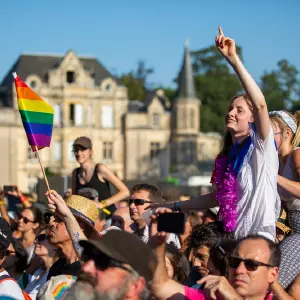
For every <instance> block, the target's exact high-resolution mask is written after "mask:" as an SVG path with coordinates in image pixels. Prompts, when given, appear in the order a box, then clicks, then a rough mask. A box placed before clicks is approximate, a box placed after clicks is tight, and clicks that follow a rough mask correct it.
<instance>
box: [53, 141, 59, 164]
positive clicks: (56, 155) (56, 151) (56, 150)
mask: <svg viewBox="0 0 300 300" xmlns="http://www.w3.org/2000/svg"><path fill="white" fill-rule="evenodd" d="M53 149H54V152H53V158H54V160H55V161H60V160H61V142H60V141H55V142H54V147H53Z"/></svg>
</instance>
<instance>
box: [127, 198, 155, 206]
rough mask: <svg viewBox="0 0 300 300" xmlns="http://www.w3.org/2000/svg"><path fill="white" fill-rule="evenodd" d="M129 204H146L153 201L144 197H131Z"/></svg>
mask: <svg viewBox="0 0 300 300" xmlns="http://www.w3.org/2000/svg"><path fill="white" fill-rule="evenodd" d="M128 202H129V206H130V205H131V204H132V203H134V205H135V206H138V205H144V204H145V203H152V202H151V201H149V200H144V199H129V201H128Z"/></svg>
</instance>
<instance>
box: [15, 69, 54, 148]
mask: <svg viewBox="0 0 300 300" xmlns="http://www.w3.org/2000/svg"><path fill="white" fill-rule="evenodd" d="M13 76H14V79H15V85H16V90H17V96H18V107H19V111H20V115H21V118H22V123H23V126H24V129H25V132H26V135H27V139H28V143H29V145H31V148H32V151H36V148H35V146H37V148H38V149H42V148H44V147H49V146H50V143H51V136H52V127H53V114H54V110H53V107H52V106H51V105H49V104H48V103H47V102H45V101H44V100H43V99H42V98H41V97H40V96H39V95H37V94H36V93H35V92H34V91H33V90H32V89H30V88H29V87H28V86H27V85H26V84H25V83H24V82H23V81H22V80H21V79H20V78H19V76H17V74H16V73H13Z"/></svg>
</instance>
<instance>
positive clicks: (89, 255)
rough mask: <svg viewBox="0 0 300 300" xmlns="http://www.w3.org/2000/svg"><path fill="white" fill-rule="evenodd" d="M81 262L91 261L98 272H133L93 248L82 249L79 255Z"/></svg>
mask: <svg viewBox="0 0 300 300" xmlns="http://www.w3.org/2000/svg"><path fill="white" fill-rule="evenodd" d="M81 260H82V261H83V262H87V261H89V260H93V261H94V263H95V266H96V268H97V269H98V270H100V271H105V270H107V269H108V268H120V269H123V270H125V271H127V272H129V273H132V272H133V270H131V269H129V268H127V267H125V266H124V265H123V264H122V263H121V262H120V261H118V260H115V259H113V258H111V257H109V256H107V255H105V254H104V253H102V252H100V251H97V250H96V249H94V248H93V249H89V250H86V249H84V250H83V252H82V255H81Z"/></svg>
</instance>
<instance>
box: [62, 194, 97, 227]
mask: <svg viewBox="0 0 300 300" xmlns="http://www.w3.org/2000/svg"><path fill="white" fill-rule="evenodd" d="M66 204H67V205H68V207H69V208H70V210H71V212H72V214H73V215H74V216H75V217H76V218H78V219H80V220H81V221H83V222H84V223H86V224H87V225H88V226H89V227H91V228H94V226H95V222H96V221H97V219H98V217H99V211H98V208H97V206H96V204H95V202H94V201H92V200H89V199H87V198H84V197H82V196H78V195H71V196H69V197H68V198H67V200H66Z"/></svg>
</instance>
